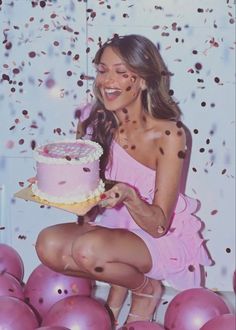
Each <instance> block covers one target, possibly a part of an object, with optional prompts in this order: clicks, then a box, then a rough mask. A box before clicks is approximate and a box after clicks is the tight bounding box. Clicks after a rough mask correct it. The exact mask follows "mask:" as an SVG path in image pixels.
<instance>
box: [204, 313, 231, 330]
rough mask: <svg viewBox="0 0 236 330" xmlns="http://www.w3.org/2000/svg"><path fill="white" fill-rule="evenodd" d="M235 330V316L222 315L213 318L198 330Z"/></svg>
mask: <svg viewBox="0 0 236 330" xmlns="http://www.w3.org/2000/svg"><path fill="white" fill-rule="evenodd" d="M222 329H225V330H235V329H236V316H235V315H233V314H224V315H219V316H217V317H214V319H211V320H210V321H208V322H207V323H205V324H204V325H203V327H201V329H200V330H222Z"/></svg>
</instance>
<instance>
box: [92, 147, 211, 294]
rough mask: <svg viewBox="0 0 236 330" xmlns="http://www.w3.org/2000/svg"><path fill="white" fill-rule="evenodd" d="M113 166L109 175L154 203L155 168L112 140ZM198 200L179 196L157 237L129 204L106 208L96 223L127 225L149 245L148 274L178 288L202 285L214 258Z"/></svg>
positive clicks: (117, 226) (109, 169)
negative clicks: (204, 233)
mask: <svg viewBox="0 0 236 330" xmlns="http://www.w3.org/2000/svg"><path fill="white" fill-rule="evenodd" d="M111 151H112V166H111V167H109V168H107V170H106V178H107V179H110V180H115V181H119V182H125V183H128V184H129V185H131V186H133V187H134V188H135V189H136V190H137V191H138V192H139V193H140V195H141V196H142V198H143V199H144V200H146V202H147V203H150V204H151V203H152V200H153V197H154V189H155V179H156V178H155V176H156V173H155V171H154V170H152V169H150V168H148V167H146V166H145V165H143V164H141V163H139V162H138V161H136V160H135V159H134V158H132V157H131V156H130V155H129V154H128V153H127V152H126V151H125V150H124V149H123V148H122V147H121V146H120V145H119V144H117V143H116V142H113V143H112V149H111ZM197 207H198V202H197V200H194V199H192V198H189V197H187V196H184V195H182V194H180V195H179V198H178V201H177V204H176V208H175V211H174V214H173V218H172V224H171V227H170V229H169V231H168V233H167V234H166V235H164V236H162V237H160V238H154V237H152V236H151V235H149V234H148V233H147V232H145V231H144V230H142V229H141V228H140V227H139V226H138V225H137V224H136V223H135V221H134V220H133V218H132V217H131V215H130V213H129V212H128V210H127V208H126V206H124V205H121V206H120V205H119V207H115V208H112V209H106V210H105V211H104V213H103V214H102V215H100V216H99V217H98V218H97V219H96V221H95V222H96V224H99V225H100V226H104V227H108V228H126V229H128V230H129V231H131V232H133V233H135V234H136V235H138V236H139V237H140V238H141V239H142V240H143V241H144V242H145V244H146V246H147V247H148V249H149V252H150V254H151V257H152V269H151V270H150V271H149V272H148V273H147V274H146V275H147V276H149V277H151V278H154V279H158V280H166V281H167V282H168V284H169V285H171V286H172V287H174V288H176V289H177V290H185V289H188V288H196V287H201V286H202V270H201V268H202V267H200V265H203V266H209V265H211V264H212V260H211V258H210V256H209V254H208V252H207V250H206V247H205V245H204V240H203V239H202V238H201V236H200V233H199V232H200V229H201V227H202V222H201V221H200V220H199V219H198V218H197V217H196V216H194V215H193V214H194V212H196V210H197Z"/></svg>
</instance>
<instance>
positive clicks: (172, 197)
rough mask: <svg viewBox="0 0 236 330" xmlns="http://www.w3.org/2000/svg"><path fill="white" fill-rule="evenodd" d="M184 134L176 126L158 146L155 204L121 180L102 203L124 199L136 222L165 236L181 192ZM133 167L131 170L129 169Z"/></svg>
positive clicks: (114, 203) (115, 203) (154, 232)
mask: <svg viewBox="0 0 236 330" xmlns="http://www.w3.org/2000/svg"><path fill="white" fill-rule="evenodd" d="M185 144H186V141H185V133H184V130H183V129H179V128H176V127H174V128H173V129H172V130H171V134H170V135H168V136H167V135H166V136H165V137H164V138H163V139H162V140H161V142H159V143H158V146H157V148H156V149H157V150H156V153H157V169H156V188H155V189H156V190H155V194H154V199H153V204H148V203H147V202H145V201H144V200H142V198H140V196H139V195H138V193H137V192H136V191H135V190H134V189H133V188H132V187H130V186H128V185H126V184H124V183H118V184H117V185H115V186H114V187H113V188H112V189H110V190H109V191H107V192H106V193H105V195H104V197H105V198H104V199H103V200H102V202H101V205H102V206H104V207H114V206H115V205H117V204H119V203H121V202H123V203H124V204H125V205H126V207H127V209H128V210H129V212H130V214H131V216H132V217H133V219H134V221H135V222H136V223H137V224H138V225H139V226H140V227H141V228H142V229H144V230H145V231H146V232H148V233H149V234H150V235H152V236H153V237H160V236H163V235H164V234H165V233H166V232H167V231H168V228H169V226H170V221H171V217H172V214H173V211H174V208H175V205H176V200H177V198H178V195H179V183H180V180H181V173H182V166H183V159H184V155H185ZM130 170H132V169H130Z"/></svg>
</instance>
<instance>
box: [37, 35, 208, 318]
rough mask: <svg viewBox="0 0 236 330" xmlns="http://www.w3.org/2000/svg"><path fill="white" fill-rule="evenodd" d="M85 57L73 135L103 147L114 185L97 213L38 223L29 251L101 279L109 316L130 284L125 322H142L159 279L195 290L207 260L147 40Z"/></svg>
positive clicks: (177, 131)
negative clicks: (87, 95)
mask: <svg viewBox="0 0 236 330" xmlns="http://www.w3.org/2000/svg"><path fill="white" fill-rule="evenodd" d="M94 63H95V65H96V69H97V76H96V79H95V82H94V94H95V102H94V104H93V105H92V108H91V112H90V114H89V116H88V118H87V119H86V120H84V121H83V122H82V123H80V124H79V125H80V129H79V131H80V134H78V137H81V138H83V136H86V138H87V137H90V139H91V140H92V141H95V142H97V143H99V144H100V145H101V146H102V147H103V150H104V153H103V155H102V157H101V163H100V164H101V165H100V167H101V178H102V179H108V180H112V181H113V182H115V184H114V186H113V187H112V188H111V189H108V190H107V191H106V192H105V193H104V194H102V196H101V202H100V205H99V206H100V207H99V208H97V211H98V212H99V213H100V214H99V216H97V214H96V212H92V213H90V214H88V215H87V216H86V218H85V219H87V221H85V222H84V223H83V224H81V225H77V224H73V223H71V224H68V223H67V224H63V225H56V226H52V227H49V228H46V229H44V230H43V231H42V232H41V233H40V234H39V237H38V240H37V244H36V249H37V253H38V256H39V258H40V259H41V261H42V262H43V263H44V264H46V265H47V266H48V267H51V268H53V269H56V270H57V271H59V272H62V273H65V274H70V275H75V276H85V277H88V278H93V279H96V280H101V281H105V282H108V283H110V284H111V290H110V293H109V296H108V301H107V303H108V305H109V306H110V309H111V310H112V311H113V314H114V317H115V318H117V317H118V314H119V311H120V309H121V307H122V304H123V302H124V300H125V297H126V294H127V290H131V293H132V295H131V298H132V303H131V309H130V313H129V315H128V318H127V320H126V322H127V323H129V322H132V321H137V320H150V319H151V318H152V315H153V313H154V311H155V309H156V306H157V305H158V303H159V301H160V298H161V294H162V285H161V282H160V281H161V280H167V281H168V282H169V284H170V285H172V286H173V287H175V288H177V289H179V290H183V289H187V288H193V287H199V286H201V285H202V284H203V282H202V280H203V279H202V278H201V271H200V265H210V264H211V259H210V258H209V256H208V253H207V251H206V249H205V247H204V246H203V244H202V243H203V239H202V238H201V237H200V235H199V231H200V228H201V221H200V220H199V219H198V218H196V217H195V216H193V213H194V212H195V211H196V210H197V207H198V205H197V201H195V200H192V199H191V198H189V197H187V196H184V195H182V194H181V193H180V181H181V177H182V169H183V164H184V161H185V154H186V134H185V127H184V125H183V124H182V123H181V121H180V115H181V112H180V110H179V108H178V106H177V104H176V103H175V102H174V101H173V99H172V98H171V93H170V90H169V85H170V75H171V74H170V72H169V71H168V70H167V68H166V66H165V64H164V62H163V60H162V58H161V56H160V54H159V52H158V50H157V48H156V47H155V45H154V44H153V43H152V42H151V41H150V40H148V39H147V38H145V37H143V36H139V35H128V36H124V37H119V36H115V37H114V38H113V39H111V40H108V42H106V43H105V44H104V45H103V46H102V47H101V48H100V49H99V50H98V52H97V54H96V56H95V59H94Z"/></svg>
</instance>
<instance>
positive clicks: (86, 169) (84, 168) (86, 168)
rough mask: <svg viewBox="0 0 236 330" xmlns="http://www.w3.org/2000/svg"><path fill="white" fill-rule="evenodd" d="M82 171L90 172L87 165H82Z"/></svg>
mask: <svg viewBox="0 0 236 330" xmlns="http://www.w3.org/2000/svg"><path fill="white" fill-rule="evenodd" d="M83 171H84V172H91V170H90V168H88V167H83Z"/></svg>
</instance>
